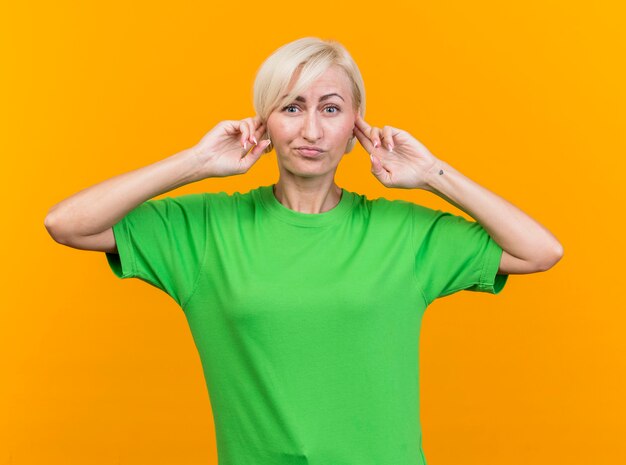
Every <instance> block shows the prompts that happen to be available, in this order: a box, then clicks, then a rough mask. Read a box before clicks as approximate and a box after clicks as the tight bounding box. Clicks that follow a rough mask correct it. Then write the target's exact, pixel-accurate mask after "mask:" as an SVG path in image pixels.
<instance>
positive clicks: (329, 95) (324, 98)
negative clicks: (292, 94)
mask: <svg viewBox="0 0 626 465" xmlns="http://www.w3.org/2000/svg"><path fill="white" fill-rule="evenodd" d="M333 95H336V96H337V97H339V98H340V99H341V100H343V101H344V102H345V100H344V99H343V97H342V96H341V95H339V94H337V93H332V94H326V95H322V96H321V97H320V102H322V101H324V100H326V99H328V98H330V97H332V96H333ZM285 97H287V95H283V98H285ZM296 100H297V101H298V102H306V99H305V98H304V97H303V96H301V95H298V96H297V97H296Z"/></svg>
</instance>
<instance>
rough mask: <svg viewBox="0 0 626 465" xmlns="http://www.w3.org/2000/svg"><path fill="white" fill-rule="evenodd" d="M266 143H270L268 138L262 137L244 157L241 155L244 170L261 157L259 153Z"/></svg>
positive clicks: (261, 152) (262, 150) (263, 149)
mask: <svg viewBox="0 0 626 465" xmlns="http://www.w3.org/2000/svg"><path fill="white" fill-rule="evenodd" d="M268 145H270V144H269V140H268V139H263V140H262V141H261V142H259V143H258V144H257V145H255V146H254V148H253V149H252V150H250V152H249V153H248V154H247V155H246V156H245V157H243V160H242V161H243V162H244V163H245V166H246V171H247V170H248V169H250V167H251V166H252V165H254V164H255V163H256V162H257V160H258V159H259V158H261V155H262V154H263V152H264V151H265V149H266V148H267V146H268Z"/></svg>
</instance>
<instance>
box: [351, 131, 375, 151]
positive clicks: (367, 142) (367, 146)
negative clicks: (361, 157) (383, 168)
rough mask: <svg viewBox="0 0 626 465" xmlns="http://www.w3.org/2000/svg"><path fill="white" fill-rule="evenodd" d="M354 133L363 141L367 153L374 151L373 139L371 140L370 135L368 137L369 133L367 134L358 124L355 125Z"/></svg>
mask: <svg viewBox="0 0 626 465" xmlns="http://www.w3.org/2000/svg"><path fill="white" fill-rule="evenodd" d="M354 134H355V135H356V138H357V139H358V141H359V142H360V143H361V145H362V146H363V148H364V149H365V151H366V152H367V153H372V151H373V150H374V145H372V141H370V140H369V137H367V135H365V133H364V132H363V131H362V130H361V129H360V128H359V127H358V126H355V128H354Z"/></svg>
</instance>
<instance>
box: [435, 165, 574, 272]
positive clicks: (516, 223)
mask: <svg viewBox="0 0 626 465" xmlns="http://www.w3.org/2000/svg"><path fill="white" fill-rule="evenodd" d="M425 182H426V186H425V190H428V191H429V192H433V193H434V194H436V195H438V196H440V197H442V198H443V199H445V200H447V201H448V202H450V203H452V204H453V205H455V206H456V207H457V208H459V209H460V210H463V211H464V212H465V213H467V214H468V215H471V216H472V217H473V218H475V219H476V221H478V223H480V225H481V226H482V227H483V228H484V229H485V230H486V231H487V232H488V233H489V235H490V236H491V237H492V238H493V239H494V240H495V241H496V242H497V243H498V245H500V247H502V249H503V254H502V261H501V263H500V269H499V270H498V272H499V273H501V274H511V273H517V274H521V273H533V272H538V271H545V270H548V269H549V268H551V267H552V266H554V265H555V264H556V263H557V262H558V261H559V260H560V259H561V257H562V256H563V246H562V245H561V243H560V242H559V241H558V240H557V239H556V237H555V236H554V235H553V234H552V233H551V232H550V231H548V230H547V229H546V228H545V227H544V226H543V225H541V224H540V223H538V222H537V221H536V220H534V219H533V218H531V217H530V216H528V215H527V214H526V213H524V212H523V211H522V210H520V209H519V208H517V207H516V206H515V205H513V204H511V203H510V202H508V201H506V200H505V199H503V198H502V197H500V196H498V195H496V194H494V193H493V192H491V191H489V190H488V189H486V188H485V187H483V186H481V185H479V184H478V183H476V182H474V181H472V180H471V179H469V178H467V177H466V176H464V175H463V174H461V173H460V172H459V171H457V170H456V169H454V168H453V167H452V166H450V165H449V164H448V163H446V162H444V161H442V160H437V161H436V162H435V163H434V165H433V166H432V168H431V169H429V170H428V171H427V172H426V175H425Z"/></svg>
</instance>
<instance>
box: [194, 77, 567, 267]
mask: <svg viewBox="0 0 626 465" xmlns="http://www.w3.org/2000/svg"><path fill="white" fill-rule="evenodd" d="M330 93H337V94H339V95H340V96H341V97H342V98H343V99H342V98H340V97H337V96H332V97H330V98H328V99H326V100H324V101H320V98H321V97H322V96H323V95H325V94H330ZM301 97H303V98H304V99H305V102H301V101H297V100H294V102H292V103H291V105H290V106H287V107H284V108H277V109H275V110H274V111H273V112H272V113H271V114H270V116H269V117H268V119H267V121H266V122H263V121H261V120H260V118H259V117H258V116H255V117H253V118H246V119H244V120H241V121H230V120H229V121H224V122H222V123H220V124H219V125H218V126H217V127H216V128H214V129H213V130H212V131H211V132H210V133H209V134H207V135H206V136H205V137H204V138H203V139H202V140H201V141H200V143H199V144H198V145H197V146H195V147H194V148H193V149H192V151H191V153H192V155H193V156H194V157H195V161H194V163H196V164H198V165H199V169H198V171H197V173H198V175H199V176H200V179H202V178H204V177H210V176H230V175H233V174H241V173H245V172H246V171H247V170H248V169H249V168H250V167H251V166H252V165H253V164H254V163H255V162H256V161H257V160H258V159H259V157H260V156H261V154H262V153H263V151H264V149H265V148H266V147H267V146H268V142H269V141H267V140H262V141H260V142H258V140H259V139H260V137H261V135H262V134H264V133H265V132H266V130H267V132H268V134H269V136H270V138H271V140H272V143H273V144H274V148H275V149H276V155H277V159H278V166H279V170H280V178H279V180H278V182H277V183H276V186H275V192H274V195H275V196H276V198H277V199H278V201H279V202H281V203H282V204H283V205H284V206H286V207H287V208H290V209H292V210H295V211H298V212H301V213H322V212H326V211H328V210H331V209H332V208H334V207H335V206H337V204H338V203H339V201H340V199H341V194H342V190H341V188H340V187H339V186H337V184H336V183H335V181H334V177H335V172H336V171H337V167H338V165H339V163H340V161H341V159H342V158H343V156H344V155H345V153H346V148H347V147H346V146H347V144H348V142H350V139H351V137H352V136H353V135H354V136H356V138H357V139H358V141H359V143H360V144H361V146H362V147H363V148H364V149H365V150H366V151H367V153H368V154H370V159H371V172H372V174H373V175H374V176H375V177H376V179H378V181H380V182H381V183H382V184H383V185H384V186H385V187H390V188H400V189H424V190H427V191H429V192H432V193H434V194H436V195H438V196H440V197H441V198H443V199H445V200H446V201H448V202H450V203H451V204H453V205H455V206H456V207H457V208H459V209H460V210H463V211H464V212H465V213H467V214H468V215H470V216H471V217H473V218H474V219H475V220H476V221H477V222H478V223H480V224H481V226H482V227H483V228H484V229H485V230H486V231H487V232H488V233H489V235H490V236H491V237H492V238H493V239H494V241H495V242H496V243H498V245H499V246H500V247H501V248H502V249H503V254H502V259H501V263H500V268H499V273H502V274H526V273H536V272H540V271H546V270H548V269H549V268H551V267H553V266H554V265H555V264H556V263H557V262H558V261H559V260H560V259H561V257H562V256H563V246H562V245H561V243H560V242H559V241H558V240H557V239H556V237H555V236H554V235H553V234H552V233H551V232H550V231H549V230H548V229H547V228H545V227H544V226H543V225H541V224H540V223H539V222H537V221H536V220H535V219H533V218H531V217H530V216H529V215H528V214H526V213H525V212H523V211H522V210H520V209H519V208H518V207H516V206H515V205H513V204H511V203H510V202H508V201H507V200H505V199H504V198H502V197H500V196H498V195H497V194H495V193H493V192H491V191H490V190H488V189H487V188H485V187H483V186H481V185H480V184H478V183H476V182H475V181H473V180H471V179H469V178H468V177H466V176H464V175H463V174H462V173H460V172H459V171H457V170H456V169H455V168H454V167H453V166H451V165H450V164H448V163H446V162H445V161H443V160H441V159H439V158H438V157H435V156H434V155H433V154H432V153H431V152H430V151H429V150H428V149H427V148H426V147H425V146H424V145H423V144H422V143H421V142H420V141H418V140H417V139H416V138H415V137H413V136H412V135H411V134H409V133H408V132H407V131H405V130H402V129H399V128H395V127H393V126H383V127H382V128H378V127H375V126H371V125H370V124H368V123H367V122H366V121H364V120H363V118H361V116H360V115H359V113H358V110H357V109H355V108H354V105H353V102H352V98H351V85H350V81H349V78H348V76H347V75H346V74H345V73H344V72H343V70H342V69H341V68H337V67H334V66H333V67H331V68H329V69H328V70H327V71H326V73H324V74H323V75H322V76H321V77H320V78H319V79H318V80H317V81H315V82H314V83H312V85H311V86H310V87H309V88H308V89H307V90H306V91H305V92H304V93H303V95H301ZM330 108H333V109H330ZM336 108H338V109H339V110H337V109H336ZM248 144H250V147H252V150H250V152H249V153H248V150H249V148H248ZM302 145H311V146H318V147H321V148H322V149H323V150H324V153H323V154H322V155H320V156H319V157H318V158H316V159H307V158H305V157H303V156H302V155H301V154H299V153H298V152H297V151H296V150H295V148H296V147H299V146H302Z"/></svg>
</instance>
